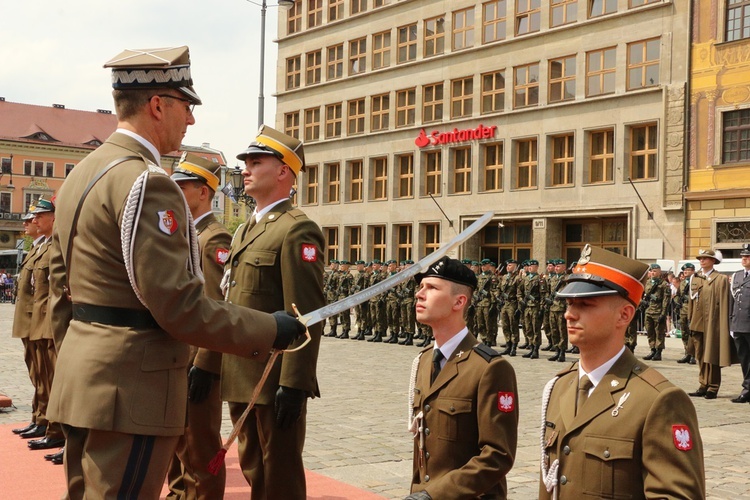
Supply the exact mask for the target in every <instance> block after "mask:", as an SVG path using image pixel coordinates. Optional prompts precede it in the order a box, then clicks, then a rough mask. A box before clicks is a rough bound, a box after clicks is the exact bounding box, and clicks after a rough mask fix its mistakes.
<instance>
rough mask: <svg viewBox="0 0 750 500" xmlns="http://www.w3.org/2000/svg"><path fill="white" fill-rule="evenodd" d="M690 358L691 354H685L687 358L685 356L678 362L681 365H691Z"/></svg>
mask: <svg viewBox="0 0 750 500" xmlns="http://www.w3.org/2000/svg"><path fill="white" fill-rule="evenodd" d="M690 357H691V356H690V354H685V356H683V357H681V358H680V359H678V360H677V362H678V363H680V364H683V363H689V362H690Z"/></svg>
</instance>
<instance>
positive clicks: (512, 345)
mask: <svg viewBox="0 0 750 500" xmlns="http://www.w3.org/2000/svg"><path fill="white" fill-rule="evenodd" d="M517 345H518V342H511V343H510V352H509V353H508V356H510V357H514V356H515V355H516V346H517Z"/></svg>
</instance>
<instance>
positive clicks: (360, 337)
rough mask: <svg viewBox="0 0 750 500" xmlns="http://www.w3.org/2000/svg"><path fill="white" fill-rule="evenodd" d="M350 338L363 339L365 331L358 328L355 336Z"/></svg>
mask: <svg viewBox="0 0 750 500" xmlns="http://www.w3.org/2000/svg"><path fill="white" fill-rule="evenodd" d="M352 340H365V331H364V330H360V331H359V333H357V336H356V337H352Z"/></svg>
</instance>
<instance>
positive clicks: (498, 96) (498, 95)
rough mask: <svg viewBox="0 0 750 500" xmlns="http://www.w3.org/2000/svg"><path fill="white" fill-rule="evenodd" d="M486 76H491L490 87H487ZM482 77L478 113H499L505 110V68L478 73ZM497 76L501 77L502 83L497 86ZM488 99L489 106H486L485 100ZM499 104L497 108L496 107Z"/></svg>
mask: <svg viewBox="0 0 750 500" xmlns="http://www.w3.org/2000/svg"><path fill="white" fill-rule="evenodd" d="M487 77H490V78H491V81H492V84H491V88H489V89H488V88H487V85H486V83H487ZM480 78H481V79H482V89H481V99H480V102H481V104H480V110H479V112H480V114H483V115H484V114H487V113H501V112H503V111H505V68H503V69H498V70H495V71H490V72H489V73H483V74H482V75H480ZM498 78H502V85H501V86H499V87H498V84H497V81H498ZM488 99H489V100H490V101H489V102H490V104H491V105H490V107H489V108H488V107H486V106H485V104H487V102H488V101H487V100H488ZM498 104H499V108H498V107H497V106H498Z"/></svg>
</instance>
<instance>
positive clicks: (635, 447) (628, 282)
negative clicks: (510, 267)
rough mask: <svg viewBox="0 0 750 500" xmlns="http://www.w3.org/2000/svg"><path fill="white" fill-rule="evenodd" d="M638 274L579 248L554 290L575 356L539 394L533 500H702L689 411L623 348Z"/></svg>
mask: <svg viewBox="0 0 750 500" xmlns="http://www.w3.org/2000/svg"><path fill="white" fill-rule="evenodd" d="M647 269H648V266H647V265H646V264H643V263H641V262H638V261H636V260H633V259H629V258H627V257H624V256H621V255H618V254H616V253H614V252H609V251H607V250H603V249H601V248H598V247H591V246H589V245H586V246H585V247H584V248H583V251H582V253H581V259H580V260H579V261H578V264H577V266H576V267H575V268H574V269H573V274H571V275H570V276H568V278H567V284H566V286H565V287H564V288H563V289H562V290H561V291H559V292H558V294H557V295H558V296H561V297H564V298H566V300H567V305H568V307H567V310H566V312H565V319H566V320H567V324H568V334H569V336H570V340H571V342H573V343H575V344H576V345H577V346H578V347H579V349H580V351H581V358H580V361H579V362H578V363H574V364H573V365H571V366H570V367H568V368H566V369H564V370H563V371H561V372H559V373H558V374H557V376H556V377H555V378H553V379H552V380H551V381H550V382H549V383H548V384H547V386H546V387H545V389H544V392H543V398H542V422H541V432H542V434H543V438H542V440H541V448H542V450H541V451H542V463H541V481H540V485H539V486H540V487H539V498H540V499H542V500H546V499H552V498H558V499H560V500H567V499H579V498H684V499H698V498H705V495H706V484H705V471H704V465H703V444H702V441H701V436H700V430H699V428H698V418H697V416H696V413H695V408H694V407H693V405H692V403H691V402H690V399H689V398H688V397H687V395H686V394H685V392H684V391H683V390H682V389H680V388H678V387H676V386H675V385H673V384H672V383H670V382H669V381H668V380H667V379H666V378H664V376H663V375H662V374H661V373H659V372H657V371H656V370H655V369H653V368H650V367H649V366H648V365H647V364H645V363H643V362H642V361H640V360H638V359H637V358H636V357H635V356H634V355H633V354H632V353H631V352H630V350H628V349H626V348H625V346H624V345H623V342H624V335H625V330H626V328H627V327H628V324H629V323H630V321H631V319H632V318H633V315H634V314H635V309H636V307H637V305H638V303H639V302H640V301H641V298H642V296H643V290H644V288H643V284H642V282H643V279H644V278H645V275H646V270H647Z"/></svg>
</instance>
